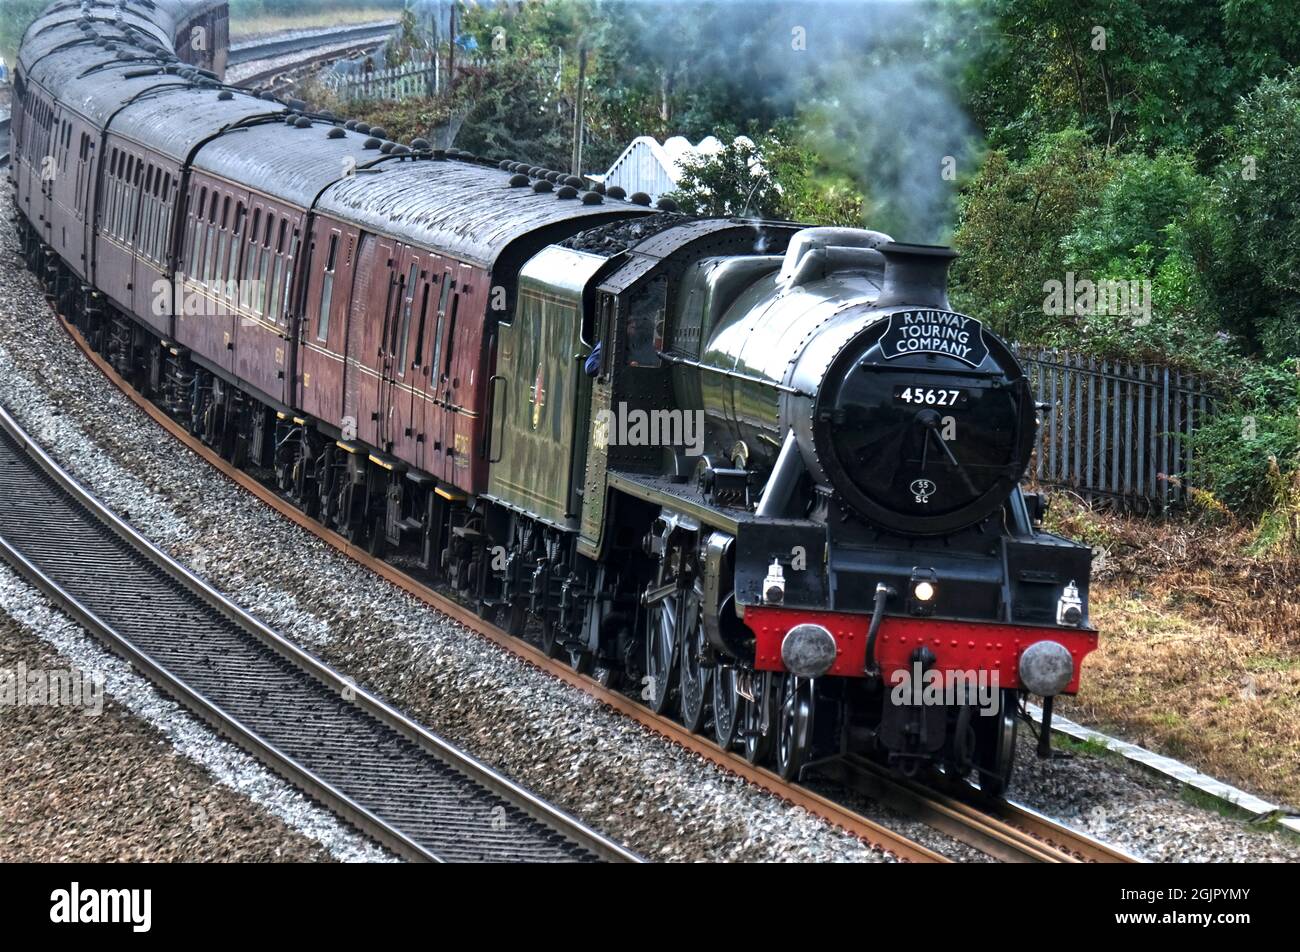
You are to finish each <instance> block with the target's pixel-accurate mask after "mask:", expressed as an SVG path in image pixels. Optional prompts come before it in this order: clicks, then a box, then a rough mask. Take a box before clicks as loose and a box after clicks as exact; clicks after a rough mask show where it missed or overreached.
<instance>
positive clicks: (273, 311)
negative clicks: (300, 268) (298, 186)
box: [267, 218, 289, 321]
mask: <svg viewBox="0 0 1300 952" xmlns="http://www.w3.org/2000/svg"><path fill="white" fill-rule="evenodd" d="M288 229H289V222H288V221H287V220H286V219H284V218H281V219H280V235H279V237H278V238H276V241H275V281H274V282H273V283H272V285H271V306H270V307H269V308H267V311H268V312H269V313H270V315H271V316H272V317H273V318H275V319H276V320H277V321H278V320H279V319H280V317H281V315H283V313H284V305H283V301H282V300H281V298H280V290H281V289H282V288H283V287H284V238H285V235H286V234H287V232H288Z"/></svg>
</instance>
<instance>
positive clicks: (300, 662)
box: [0, 408, 639, 862]
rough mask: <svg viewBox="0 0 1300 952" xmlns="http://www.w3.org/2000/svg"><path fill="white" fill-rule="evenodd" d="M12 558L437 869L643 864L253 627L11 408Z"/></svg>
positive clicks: (181, 693)
mask: <svg viewBox="0 0 1300 952" xmlns="http://www.w3.org/2000/svg"><path fill="white" fill-rule="evenodd" d="M0 557H2V558H4V560H5V561H6V562H8V563H9V564H10V565H11V566H12V567H13V568H14V569H15V570H16V571H17V572H18V573H19V574H21V575H22V576H24V577H25V578H27V579H28V580H29V581H30V582H32V583H33V584H35V585H36V586H37V587H38V588H40V589H41V590H42V591H43V592H44V593H45V594H46V595H47V596H48V597H49V598H51V599H52V600H53V601H54V602H55V603H56V604H57V605H59V607H61V608H62V609H63V610H64V611H66V612H67V613H68V614H69V615H71V616H72V617H73V618H75V619H76V620H77V621H78V622H80V623H81V624H82V625H83V626H85V627H86V628H87V629H88V630H90V631H91V632H92V633H94V634H95V635H96V636H98V637H99V638H100V639H102V640H103V641H105V642H106V643H107V644H108V646H109V647H110V648H111V649H112V650H113V651H114V652H115V653H117V654H120V655H122V656H124V657H126V658H127V659H128V660H129V661H130V662H131V663H132V664H133V666H134V667H135V668H136V669H137V670H139V671H141V672H143V673H144V674H145V675H146V676H147V677H149V678H150V679H151V680H152V681H154V682H155V683H156V684H158V685H159V686H160V687H161V688H162V689H163V690H164V691H165V692H166V693H168V694H169V695H171V696H172V697H174V698H176V699H177V700H178V701H180V702H181V703H183V704H185V705H186V706H187V707H188V708H189V709H190V710H192V711H193V712H194V713H196V714H198V715H199V716H200V717H202V718H204V719H205V720H206V721H208V722H209V723H211V724H212V725H213V726H214V727H216V728H217V729H218V730H219V731H220V732H221V733H223V734H224V735H226V736H228V737H230V738H231V739H232V740H234V741H235V742H236V743H238V744H239V745H240V746H242V747H243V748H245V749H246V750H248V751H249V752H250V753H252V754H253V755H254V756H256V757H257V758H258V759H259V760H261V761H263V762H264V763H266V764H267V765H269V766H270V767H271V768H273V769H274V770H275V771H276V772H277V773H279V774H280V775H282V776H283V777H285V778H286V779H287V780H289V781H290V782H291V783H292V784H294V785H295V786H297V787H299V788H300V789H302V790H303V791H305V792H306V793H308V794H309V795H310V796H312V797H313V798H314V799H316V800H317V801H318V802H320V803H322V804H324V805H325V806H326V807H328V808H329V809H331V810H332V811H333V812H335V813H336V814H338V815H339V816H340V817H342V818H343V819H345V820H347V821H348V822H350V823H352V824H353V825H354V826H356V827H357V828H359V829H360V830H361V831H363V832H364V833H366V834H368V835H370V836H372V837H374V838H375V839H376V840H378V841H379V842H381V843H383V844H384V845H385V846H387V847H389V848H390V849H392V850H394V851H395V852H397V853H398V854H400V855H402V856H405V857H406V858H408V859H412V860H425V861H458V862H467V861H530V862H569V861H599V860H604V861H621V862H629V861H638V860H639V858H638V857H637V856H635V855H634V854H633V853H631V852H630V851H628V850H627V849H625V848H624V847H622V846H621V845H619V844H617V843H614V842H612V841H610V840H609V839H607V838H606V837H604V836H602V835H601V834H599V833H597V832H595V831H594V830H591V829H590V828H588V827H586V826H585V825H583V824H582V823H580V822H579V821H577V820H576V819H574V818H572V817H570V816H568V815H566V814H564V813H563V812H561V811H560V810H558V809H556V808H555V807H553V806H551V805H550V804H548V803H546V802H545V801H543V800H541V799H539V798H538V797H536V796H534V795H533V794H531V793H529V792H528V791H526V790H524V789H522V788H521V787H519V786H518V785H516V784H514V783H513V782H512V781H510V780H508V779H507V778H505V777H503V776H501V775H500V774H498V773H497V772H495V771H494V770H492V769H491V768H489V767H487V766H486V765H484V764H482V763H480V762H479V761H477V760H475V759H474V758H473V757H470V756H469V755H468V754H466V753H464V752H463V751H460V750H459V749H457V748H456V747H455V746H453V745H452V744H450V743H448V742H447V741H445V740H443V739H441V738H439V737H437V736H435V735H433V734H431V733H429V732H428V731H426V730H424V729H423V728H421V727H420V726H419V725H418V724H416V723H414V722H413V721H411V720H409V719H408V718H406V717H405V716H404V715H402V714H400V713H399V712H397V711H396V710H394V709H393V708H392V707H390V706H389V705H387V704H386V703H385V702H383V701H382V700H380V699H379V698H376V697H374V696H373V695H371V694H369V693H367V692H366V691H364V690H363V689H361V688H359V687H357V686H356V685H354V684H352V683H351V682H350V681H349V680H348V679H346V678H344V677H343V676H342V675H340V674H339V673H337V672H335V671H334V670H332V669H331V668H329V667H328V666H326V665H325V664H323V663H322V662H321V661H319V660H318V659H316V658H314V657H312V656H311V655H309V654H307V653H306V652H304V651H302V650H301V649H299V648H297V647H296V646H295V645H293V644H291V643H290V642H288V641H287V640H285V639H284V638H282V637H281V636H279V635H278V634H276V633H275V632H273V631H271V630H270V629H268V628H266V627H265V626H264V625H262V624H261V623H260V622H258V621H257V620H256V619H254V618H252V617H251V616H249V615H247V614H246V613H244V612H243V611H242V610H241V609H239V608H238V607H237V606H236V605H235V604H234V603H232V602H231V601H229V600H228V599H226V598H225V597H224V596H222V595H221V594H220V593H219V592H217V591H216V590H215V589H213V588H211V587H210V586H208V585H207V584H206V583H205V582H203V581H202V580H200V579H198V578H196V577H195V576H194V575H192V574H191V573H189V572H188V571H187V570H186V569H185V568H183V567H182V566H180V565H179V564H177V563H176V562H174V561H172V559H171V558H169V557H168V556H167V555H166V554H164V553H163V552H161V551H160V550H159V549H157V548H156V547H155V546H153V545H152V544H151V543H150V542H148V541H147V540H145V539H144V538H143V537H142V536H140V535H139V534H138V533H137V532H136V531H135V530H134V529H132V528H131V527H130V526H129V525H127V524H126V523H125V522H123V521H122V520H121V519H119V518H118V517H117V516H116V515H114V514H113V513H111V512H110V511H108V510H107V509H106V508H104V507H103V506H102V505H101V504H100V503H99V502H98V501H97V500H96V499H95V498H94V497H93V496H92V495H91V494H90V493H88V492H87V491H86V490H85V489H84V488H83V487H81V486H80V485H79V484H78V483H77V482H76V481H75V480H73V479H72V478H71V477H70V476H68V475H67V474H66V473H65V472H64V471H63V470H62V469H61V468H60V467H59V466H58V465H57V464H56V463H55V462H54V461H53V460H52V459H51V458H50V457H49V456H48V455H47V454H46V453H45V452H44V451H43V450H42V449H41V448H40V447H39V446H37V445H36V444H35V443H33V441H32V440H31V439H30V437H28V436H27V434H26V433H24V432H23V430H22V429H21V427H19V425H18V424H17V423H16V422H15V421H14V420H13V418H12V417H10V416H9V414H8V413H7V412H6V411H4V409H3V408H0Z"/></svg>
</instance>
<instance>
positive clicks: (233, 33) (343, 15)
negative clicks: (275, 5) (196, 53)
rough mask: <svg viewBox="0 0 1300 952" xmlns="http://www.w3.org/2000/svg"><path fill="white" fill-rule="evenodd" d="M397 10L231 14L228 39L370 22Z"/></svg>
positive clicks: (391, 16)
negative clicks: (275, 14) (248, 15)
mask: <svg viewBox="0 0 1300 952" xmlns="http://www.w3.org/2000/svg"><path fill="white" fill-rule="evenodd" d="M400 12H401V11H400V10H394V9H392V8H389V9H385V8H383V7H368V6H362V7H356V8H352V9H346V10H329V11H322V12H320V13H303V14H298V15H295V16H274V15H266V14H264V15H261V16H255V17H231V20H230V42H231V43H242V42H244V41H245V40H251V39H253V38H254V37H258V36H266V35H268V34H271V33H284V32H287V31H289V30H315V29H322V28H324V27H328V26H352V25H355V24H358V23H372V22H374V21H376V20H394V19H396V18H397V16H398V14H399V13H400Z"/></svg>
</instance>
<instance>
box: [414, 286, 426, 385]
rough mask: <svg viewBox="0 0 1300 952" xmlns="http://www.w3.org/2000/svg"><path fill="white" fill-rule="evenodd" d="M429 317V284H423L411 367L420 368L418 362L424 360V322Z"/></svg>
mask: <svg viewBox="0 0 1300 952" xmlns="http://www.w3.org/2000/svg"><path fill="white" fill-rule="evenodd" d="M428 315H429V282H427V281H426V282H425V283H424V294H423V296H422V298H421V300H420V327H419V330H417V331H416V333H415V363H414V365H413V366H415V367H418V366H420V361H421V360H423V359H424V321H425V318H426V317H428Z"/></svg>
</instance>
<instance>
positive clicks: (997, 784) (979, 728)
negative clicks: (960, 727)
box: [974, 689, 1020, 798]
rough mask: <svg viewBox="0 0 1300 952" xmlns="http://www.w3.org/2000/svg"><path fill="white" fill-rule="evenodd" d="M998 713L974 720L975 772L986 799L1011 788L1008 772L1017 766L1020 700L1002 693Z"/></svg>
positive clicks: (1010, 693) (998, 795)
mask: <svg viewBox="0 0 1300 952" xmlns="http://www.w3.org/2000/svg"><path fill="white" fill-rule="evenodd" d="M998 701H999V704H998V712H997V714H995V715H993V716H991V717H982V716H977V717H975V718H974V720H975V722H976V723H975V768H976V769H977V770H978V771H979V778H980V792H981V793H982V794H984V795H985V796H989V797H999V798H1000V797H1003V796H1005V795H1006V792H1007V790H1008V789H1009V788H1010V786H1011V771H1012V768H1014V767H1015V763H1016V724H1017V721H1018V720H1019V710H1020V704H1019V698H1018V697H1017V694H1016V692H1015V691H1012V690H1007V689H1004V690H1002V691H1001V692H1000V695H999V698H998Z"/></svg>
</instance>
